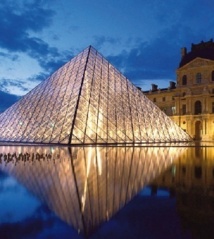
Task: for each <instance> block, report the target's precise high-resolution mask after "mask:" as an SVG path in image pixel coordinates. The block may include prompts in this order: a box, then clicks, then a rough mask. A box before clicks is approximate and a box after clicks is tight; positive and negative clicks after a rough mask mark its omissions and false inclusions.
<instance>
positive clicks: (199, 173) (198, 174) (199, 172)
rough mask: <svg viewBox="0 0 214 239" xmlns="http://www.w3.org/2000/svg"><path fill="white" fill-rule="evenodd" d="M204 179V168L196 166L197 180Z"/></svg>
mask: <svg viewBox="0 0 214 239" xmlns="http://www.w3.org/2000/svg"><path fill="white" fill-rule="evenodd" d="M201 177H202V168H201V167H200V166H195V178H197V179H200V178H201Z"/></svg>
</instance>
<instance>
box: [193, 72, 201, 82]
mask: <svg viewBox="0 0 214 239" xmlns="http://www.w3.org/2000/svg"><path fill="white" fill-rule="evenodd" d="M201 78H202V77H201V73H200V72H199V73H197V74H196V79H195V81H196V84H200V83H201Z"/></svg>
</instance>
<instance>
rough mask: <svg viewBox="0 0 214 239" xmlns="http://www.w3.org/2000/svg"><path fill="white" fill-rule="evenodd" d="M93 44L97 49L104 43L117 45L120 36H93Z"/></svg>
mask: <svg viewBox="0 0 214 239" xmlns="http://www.w3.org/2000/svg"><path fill="white" fill-rule="evenodd" d="M93 38H94V45H95V46H96V48H97V49H100V48H101V47H103V46H104V45H106V44H110V45H118V44H120V43H121V39H120V38H114V37H108V36H94V37H93Z"/></svg>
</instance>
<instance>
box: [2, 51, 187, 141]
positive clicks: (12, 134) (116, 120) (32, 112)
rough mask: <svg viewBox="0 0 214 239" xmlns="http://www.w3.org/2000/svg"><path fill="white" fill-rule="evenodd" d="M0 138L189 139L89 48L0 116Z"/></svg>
mask: <svg viewBox="0 0 214 239" xmlns="http://www.w3.org/2000/svg"><path fill="white" fill-rule="evenodd" d="M0 140H1V141H16V142H34V143H56V144H58V143H59V144H94V143H104V144H105V143H144V142H170V141H186V140H190V138H189V136H188V135H187V134H186V133H185V132H184V131H183V130H182V129H180V128H179V127H178V126H177V125H176V124H175V123H173V122H172V121H171V120H170V119H169V118H168V117H167V116H166V115H165V114H164V113H163V112H162V111H160V109H159V108H158V107H156V106H155V105H154V104H153V103H152V102H151V101H150V100H149V99H148V98H147V97H146V96H145V95H144V94H143V93H142V92H141V91H140V90H139V89H137V88H136V87H135V86H134V85H133V84H132V83H131V82H130V81H129V80H128V79H127V78H126V77H125V76H123V75H122V74H121V73H120V72H119V71H118V70H117V69H116V68H114V67H113V66H112V65H111V64H110V63H109V62H108V61H107V60H106V59H105V58H104V57H103V56H102V55H100V54H99V53H98V52H97V51H96V50H95V49H94V48H92V47H89V48H87V49H85V50H84V51H83V52H81V53H80V54H79V55H77V56H76V57H74V58H73V59H72V60H71V61H70V62H68V63H67V64H65V65H64V66H63V67H61V68H60V69H59V70H57V71H56V72H55V73H54V74H53V75H51V76H50V77H49V78H48V79H47V80H45V81H44V82H42V83H41V84H40V85H38V86H37V87H36V88H35V89H33V90H32V91H31V92H29V93H28V94H27V95H26V96H24V97H23V98H22V99H21V100H20V101H18V102H17V103H16V104H14V105H13V106H12V107H10V108H9V109H8V110H6V111H5V112H4V113H2V114H1V115H0Z"/></svg>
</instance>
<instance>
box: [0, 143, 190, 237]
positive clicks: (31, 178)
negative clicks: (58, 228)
mask: <svg viewBox="0 0 214 239" xmlns="http://www.w3.org/2000/svg"><path fill="white" fill-rule="evenodd" d="M0 149H1V151H0V152H1V154H0V162H1V164H0V169H1V170H3V171H4V172H7V173H8V174H10V175H12V176H14V177H15V178H16V179H17V180H18V181H19V182H20V183H21V184H23V185H24V186H25V187H26V188H27V189H28V190H30V191H31V192H32V193H33V194H35V195H36V196H38V197H39V198H40V199H41V200H42V201H44V202H45V203H46V204H47V205H48V206H49V208H50V209H51V210H53V211H54V212H55V213H56V214H57V215H58V216H59V217H60V218H61V219H62V220H64V221H65V222H67V223H68V224H70V225H72V226H73V227H74V228H76V229H77V230H78V231H79V232H81V233H83V234H85V235H89V234H91V233H92V232H93V231H94V230H95V229H96V228H97V227H98V226H99V225H100V224H101V223H102V222H105V221H107V220H109V219H110V218H111V217H112V215H114V214H115V213H116V212H117V211H118V210H119V209H120V208H122V207H123V206H124V205H125V204H126V203H128V202H129V201H130V200H131V199H132V198H133V197H134V196H135V195H136V194H137V193H138V192H139V191H140V190H141V189H142V188H143V187H144V186H145V185H148V184H149V183H150V182H151V181H152V180H154V179H155V178H156V177H157V176H158V175H159V174H161V172H163V171H165V170H166V169H167V168H168V167H169V166H170V165H171V164H172V162H173V161H174V160H176V158H178V157H179V155H183V154H184V152H185V150H186V148H185V147H73V148H66V147H53V148H50V147H31V146H28V147H24V146H20V147H17V146H16V147H15V146H13V147H11V146H10V147H9V146H2V147H1V148H0Z"/></svg>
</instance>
